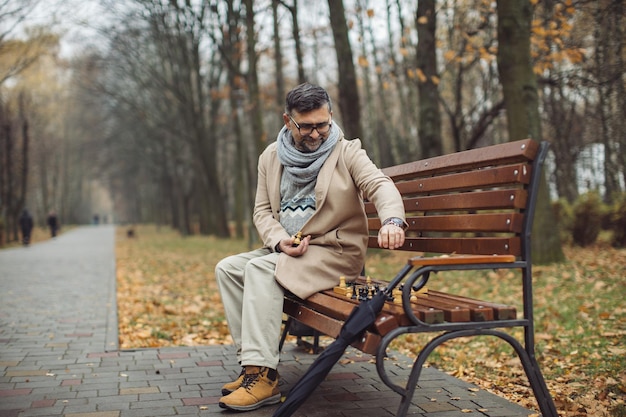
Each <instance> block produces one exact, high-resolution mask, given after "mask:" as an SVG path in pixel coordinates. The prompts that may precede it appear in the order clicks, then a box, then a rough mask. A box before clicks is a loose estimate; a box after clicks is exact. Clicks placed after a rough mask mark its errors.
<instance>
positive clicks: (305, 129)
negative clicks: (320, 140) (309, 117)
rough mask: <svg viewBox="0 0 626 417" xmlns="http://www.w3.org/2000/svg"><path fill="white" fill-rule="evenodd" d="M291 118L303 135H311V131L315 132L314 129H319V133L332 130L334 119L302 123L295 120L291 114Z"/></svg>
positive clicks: (322, 133) (323, 133)
mask: <svg viewBox="0 0 626 417" xmlns="http://www.w3.org/2000/svg"><path fill="white" fill-rule="evenodd" d="M289 118H290V119H291V121H292V122H293V124H294V125H296V128H297V129H298V132H300V134H301V135H302V136H306V135H310V134H311V133H313V129H315V130H317V133H318V134H319V135H325V134H327V133H328V132H329V131H330V126H331V125H332V121H329V122H322V123H317V124H314V125H312V124H309V123H303V124H301V125H300V124H298V122H296V121H295V120H293V117H291V115H289Z"/></svg>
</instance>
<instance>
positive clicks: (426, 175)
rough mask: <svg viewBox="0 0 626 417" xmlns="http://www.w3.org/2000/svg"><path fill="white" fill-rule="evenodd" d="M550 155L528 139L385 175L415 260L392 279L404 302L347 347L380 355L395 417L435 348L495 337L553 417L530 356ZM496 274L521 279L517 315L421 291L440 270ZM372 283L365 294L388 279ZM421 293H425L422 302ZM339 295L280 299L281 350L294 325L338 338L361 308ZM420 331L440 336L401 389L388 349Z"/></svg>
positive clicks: (372, 228) (369, 207)
mask: <svg viewBox="0 0 626 417" xmlns="http://www.w3.org/2000/svg"><path fill="white" fill-rule="evenodd" d="M547 148H548V144H547V143H541V144H540V143H538V142H536V141H533V140H531V139H526V140H522V141H516V142H510V143H504V144H499V145H493V146H488V147H484V148H480V149H472V150H468V151H464V152H458V153H454V154H449V155H444V156H438V157H434V158H429V159H425V160H420V161H416V162H411V163H407V164H402V165H397V166H393V167H389V168H385V169H383V171H384V172H385V173H386V174H387V175H388V176H389V177H391V178H392V179H393V181H394V182H395V184H396V186H397V188H398V190H399V191H400V193H401V194H402V198H403V200H404V207H405V210H406V215H407V222H408V224H409V228H408V229H407V232H406V236H407V237H406V242H405V244H404V246H403V247H402V248H401V249H400V250H404V251H410V252H414V253H410V254H409V253H407V258H408V262H407V263H406V265H404V266H403V267H402V269H401V270H400V272H399V273H398V275H401V276H402V277H403V287H402V292H401V294H397V295H396V297H395V300H394V301H390V302H387V303H386V305H385V307H384V308H383V311H382V312H381V313H380V314H379V315H378V317H377V319H376V322H375V323H374V324H373V325H372V326H370V327H369V328H368V329H367V330H366V331H365V332H364V334H363V336H362V337H361V338H359V339H358V340H357V341H356V342H355V343H354V344H353V346H354V347H356V348H358V349H360V350H361V351H363V352H366V353H370V354H373V355H375V356H376V368H377V371H378V374H379V376H380V378H381V379H382V381H383V382H384V383H385V384H386V385H387V386H389V387H390V388H391V389H392V390H393V391H395V392H396V393H398V394H399V395H400V396H401V397H402V399H401V403H400V406H399V409H398V414H397V415H398V416H405V415H406V413H407V411H408V409H409V406H410V403H411V399H412V397H413V393H414V390H415V387H416V385H417V382H418V380H419V376H420V373H421V370H422V366H423V365H424V363H425V362H426V359H427V357H428V356H429V354H430V353H432V352H433V350H434V349H435V348H437V347H438V346H439V345H441V344H442V343H444V342H446V341H448V340H451V339H455V338H459V337H466V336H477V335H491V336H495V337H498V338H501V339H503V340H504V341H506V342H507V343H509V344H510V345H511V346H512V347H513V349H514V350H515V352H516V353H517V355H518V356H519V358H520V360H521V363H522V365H523V367H524V370H525V372H526V375H527V377H528V380H529V383H530V386H531V388H532V390H533V393H534V395H535V398H536V399H537V403H538V405H539V408H540V410H541V412H542V414H543V415H544V416H552V417H557V412H556V408H555V405H554V402H553V400H552V398H551V396H550V393H549V391H548V389H547V386H546V384H545V380H544V378H543V375H542V373H541V370H540V369H539V365H538V363H537V360H536V358H535V342H534V327H533V293H532V272H531V246H530V241H531V227H532V221H533V216H534V211H535V205H536V200H537V194H538V189H539V184H540V179H541V169H542V165H543V161H544V159H545V156H546V153H547ZM365 210H366V213H367V215H368V222H369V233H370V236H369V243H368V246H369V247H370V248H378V244H377V238H376V236H377V234H378V229H379V228H380V226H381V223H380V220H379V219H378V218H377V216H376V210H375V208H374V206H373V204H372V203H370V202H367V201H366V202H365ZM415 252H417V253H415ZM495 269H516V270H520V271H521V280H520V285H521V288H522V294H523V297H522V300H521V306H522V311H520V312H519V314H518V311H517V309H516V308H515V307H514V306H509V305H503V304H499V303H494V302H489V301H484V300H475V299H470V298H467V297H461V296H458V295H453V294H447V293H442V292H437V291H433V290H430V289H428V286H427V285H426V284H427V283H428V282H429V280H431V283H432V282H435V279H436V278H439V275H437V276H436V278H435V277H434V275H435V273H438V272H442V271H460V270H478V271H484V272H489V271H492V270H495ZM347 278H348V281H351V280H352V279H354V278H355V277H347ZM372 278H374V279H373V283H371V284H369V285H370V286H374V285H375V284H376V283H378V285H385V281H389V280H390V279H385V280H381V277H372ZM389 278H392V277H389ZM365 280H366V278H365V277H358V278H357V279H356V283H357V284H356V285H361V286H363V285H366V282H365ZM424 289H426V291H427V294H426V295H424V294H419V292H423V291H424ZM337 291H341V290H337ZM337 291H336V290H335V289H330V290H327V291H322V292H319V293H317V294H314V295H313V296H311V297H309V298H308V299H306V300H301V299H299V298H297V297H295V296H292V295H287V296H286V297H285V303H284V312H285V313H286V315H287V316H288V317H289V319H288V320H287V324H286V326H285V331H284V333H283V336H282V339H281V348H282V344H283V342H284V339H285V336H286V333H287V331H288V330H289V328H290V327H291V326H292V323H294V320H297V321H298V322H300V323H302V324H304V325H306V326H308V327H310V328H312V329H314V330H315V331H316V332H320V333H322V334H324V335H328V336H331V337H337V335H338V334H339V331H340V329H341V326H342V325H343V322H344V320H345V319H346V318H347V317H348V315H349V314H350V312H351V311H352V309H353V308H354V306H355V305H356V304H357V303H358V302H359V301H358V299H354V298H353V297H350V296H346V295H344V294H341V293H339V292H337ZM355 291H358V290H355ZM353 293H354V291H353ZM510 328H522V329H523V334H524V336H523V340H518V339H517V338H515V337H513V336H511V334H510V332H509V333H507V332H505V331H503V330H504V329H510ZM426 332H435V333H436V334H434V335H433V337H432V338H431V339H430V341H429V342H428V343H426V344H425V345H424V346H423V347H422V348H421V351H420V352H419V353H418V354H417V357H416V359H415V363H414V364H413V367H412V370H411V373H410V375H409V377H408V380H407V382H406V385H405V386H400V385H397V384H396V383H394V382H393V381H392V380H391V378H390V377H389V376H388V374H387V371H386V369H385V361H384V358H385V356H386V353H387V348H388V346H389V344H390V343H391V342H392V341H393V340H394V339H395V338H397V337H398V336H400V335H403V334H407V333H426Z"/></svg>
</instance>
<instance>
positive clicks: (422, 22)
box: [417, 16, 428, 25]
mask: <svg viewBox="0 0 626 417" xmlns="http://www.w3.org/2000/svg"><path fill="white" fill-rule="evenodd" d="M417 23H418V24H419V25H425V24H426V23H428V18H427V17H426V16H421V17H420V18H419V19H417Z"/></svg>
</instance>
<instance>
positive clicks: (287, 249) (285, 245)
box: [278, 235, 311, 258]
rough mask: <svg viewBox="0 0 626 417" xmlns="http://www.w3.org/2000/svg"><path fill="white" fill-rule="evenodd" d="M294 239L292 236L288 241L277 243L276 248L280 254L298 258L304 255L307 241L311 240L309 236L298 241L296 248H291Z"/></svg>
mask: <svg viewBox="0 0 626 417" xmlns="http://www.w3.org/2000/svg"><path fill="white" fill-rule="evenodd" d="M294 240H295V237H294V236H292V237H290V238H289V239H283V240H281V241H280V242H279V243H278V248H279V249H280V251H281V252H284V253H286V254H287V255H289V256H293V257H294V258H295V257H298V256H302V255H304V253H305V252H306V250H307V248H308V247H309V241H310V240H311V235H308V236H306V237H303V238H302V239H301V240H300V244H299V245H297V246H293V244H294Z"/></svg>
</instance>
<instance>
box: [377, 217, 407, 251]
mask: <svg viewBox="0 0 626 417" xmlns="http://www.w3.org/2000/svg"><path fill="white" fill-rule="evenodd" d="M403 244H404V229H403V228H401V227H400V226H397V225H395V224H393V223H389V224H386V225H384V226H383V227H381V228H380V229H379V230H378V246H379V247H381V248H385V249H398V248H399V247H400V246H402V245H403Z"/></svg>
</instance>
